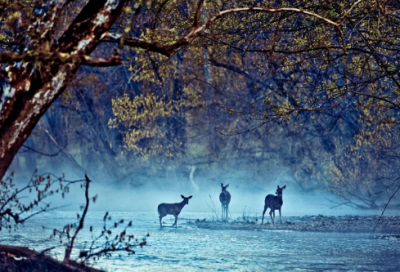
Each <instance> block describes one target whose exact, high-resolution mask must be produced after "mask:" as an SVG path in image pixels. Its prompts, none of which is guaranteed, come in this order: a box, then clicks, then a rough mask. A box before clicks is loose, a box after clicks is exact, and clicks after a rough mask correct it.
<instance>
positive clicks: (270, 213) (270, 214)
mask: <svg viewBox="0 0 400 272" xmlns="http://www.w3.org/2000/svg"><path fill="white" fill-rule="evenodd" d="M272 213H273V214H274V217H272ZM269 216H270V217H271V222H272V225H274V224H275V223H274V218H275V210H273V209H271V210H270V211H269Z"/></svg>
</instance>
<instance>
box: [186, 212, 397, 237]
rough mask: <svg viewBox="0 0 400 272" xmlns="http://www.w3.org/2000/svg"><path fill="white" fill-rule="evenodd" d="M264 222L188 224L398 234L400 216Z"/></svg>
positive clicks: (290, 218) (200, 221)
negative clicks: (273, 223)
mask: <svg viewBox="0 0 400 272" xmlns="http://www.w3.org/2000/svg"><path fill="white" fill-rule="evenodd" d="M266 219H267V220H265V219H264V224H263V225H261V220H260V219H259V218H237V219H235V220H229V221H228V222H223V221H216V220H207V219H197V220H194V221H191V222H189V224H192V225H194V226H196V227H198V228H204V229H235V230H241V229H243V230H251V229H254V230H293V231H329V232H371V233H372V232H373V231H374V228H375V225H376V229H375V233H380V234H382V233H385V234H391V235H394V236H396V235H400V216H384V217H382V218H381V219H380V221H379V223H378V224H377V222H378V219H379V216H354V215H346V216H324V215H321V214H320V215H317V216H284V217H282V223H280V222H279V217H276V218H275V225H272V224H271V221H270V218H269V217H268V218H266Z"/></svg>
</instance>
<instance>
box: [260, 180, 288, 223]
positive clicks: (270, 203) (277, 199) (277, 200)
mask: <svg viewBox="0 0 400 272" xmlns="http://www.w3.org/2000/svg"><path fill="white" fill-rule="evenodd" d="M285 188H286V185H285V186H283V187H282V188H279V185H278V189H276V193H275V194H277V195H276V196H274V195H267V196H266V197H265V205H264V211H263V215H262V220H261V225H262V224H263V223H264V214H265V211H266V210H267V209H268V208H270V209H271V210H270V211H269V216H271V221H272V225H274V223H275V222H274V221H275V210H279V219H280V221H281V224H282V216H281V208H282V204H283V200H282V191H283V190H284V189H285ZM272 214H274V217H272Z"/></svg>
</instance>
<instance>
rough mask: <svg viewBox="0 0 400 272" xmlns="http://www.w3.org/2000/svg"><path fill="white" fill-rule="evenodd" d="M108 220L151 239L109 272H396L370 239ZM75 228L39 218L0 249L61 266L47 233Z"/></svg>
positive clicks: (105, 264)
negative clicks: (38, 254) (43, 254)
mask: <svg viewBox="0 0 400 272" xmlns="http://www.w3.org/2000/svg"><path fill="white" fill-rule="evenodd" d="M103 215H104V214H103V213H100V212H90V213H89V214H88V217H87V220H86V222H85V228H86V229H87V228H88V227H89V226H90V225H93V227H94V231H100V230H101V227H102V224H103V222H102V218H103ZM111 216H112V221H110V222H114V220H119V219H122V218H123V219H125V220H126V221H129V220H131V221H132V222H133V228H131V229H130V231H129V232H130V234H134V235H135V237H137V238H141V237H144V236H145V235H146V234H147V233H149V234H150V237H147V242H148V245H147V246H145V247H143V248H137V250H136V254H135V255H133V256H124V255H123V256H121V257H119V256H117V255H115V256H113V257H110V258H103V259H101V260H100V261H98V262H96V263H95V264H94V265H93V266H94V267H97V268H101V269H105V270H108V271H203V270H205V271H400V241H399V240H396V239H393V240H391V239H373V238H372V236H371V234H370V233H334V232H333V233H332V232H330V233H322V232H298V231H277V230H259V231H256V230H248V231H247V230H207V229H198V228H196V227H193V226H192V225H191V224H188V220H193V219H197V218H200V219H202V218H209V217H210V214H203V213H184V212H182V214H181V217H180V218H179V220H178V228H172V227H170V226H171V225H172V224H173V221H174V218H173V216H167V217H165V218H164V220H163V221H164V222H165V225H166V227H165V228H163V229H160V228H159V223H158V218H157V214H156V213H139V212H113V213H111ZM235 216H239V215H235V214H233V215H232V217H233V218H236V217H235ZM75 221H76V213H73V212H62V211H58V212H52V213H46V214H41V215H38V216H36V217H34V218H32V219H31V220H30V221H28V222H26V224H25V225H24V226H23V227H20V228H19V230H17V231H15V232H11V233H10V234H9V233H5V232H0V243H1V244H9V245H21V246H28V247H30V248H32V249H35V250H37V251H41V250H44V249H46V248H50V247H52V246H54V245H56V248H55V249H53V250H51V251H50V253H51V255H52V256H54V257H56V258H59V259H62V256H63V252H64V248H63V246H62V245H59V241H58V240H57V239H49V236H50V234H51V233H52V229H53V228H58V229H61V228H62V226H64V225H65V224H67V223H72V222H75ZM43 225H45V226H46V227H47V228H48V229H43V228H42V226H43ZM85 241H91V234H90V232H89V231H88V230H85V231H83V232H82V233H80V234H79V236H78V243H77V245H76V248H77V249H78V250H79V249H80V248H82V246H83V244H84V242H85ZM76 253H77V251H76V252H75V254H76Z"/></svg>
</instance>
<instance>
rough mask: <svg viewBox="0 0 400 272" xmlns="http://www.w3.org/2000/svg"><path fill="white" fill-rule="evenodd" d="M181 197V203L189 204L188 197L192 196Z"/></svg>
mask: <svg viewBox="0 0 400 272" xmlns="http://www.w3.org/2000/svg"><path fill="white" fill-rule="evenodd" d="M181 197H182V198H183V205H186V204H189V199H191V198H192V196H189V197H184V196H183V195H181Z"/></svg>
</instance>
